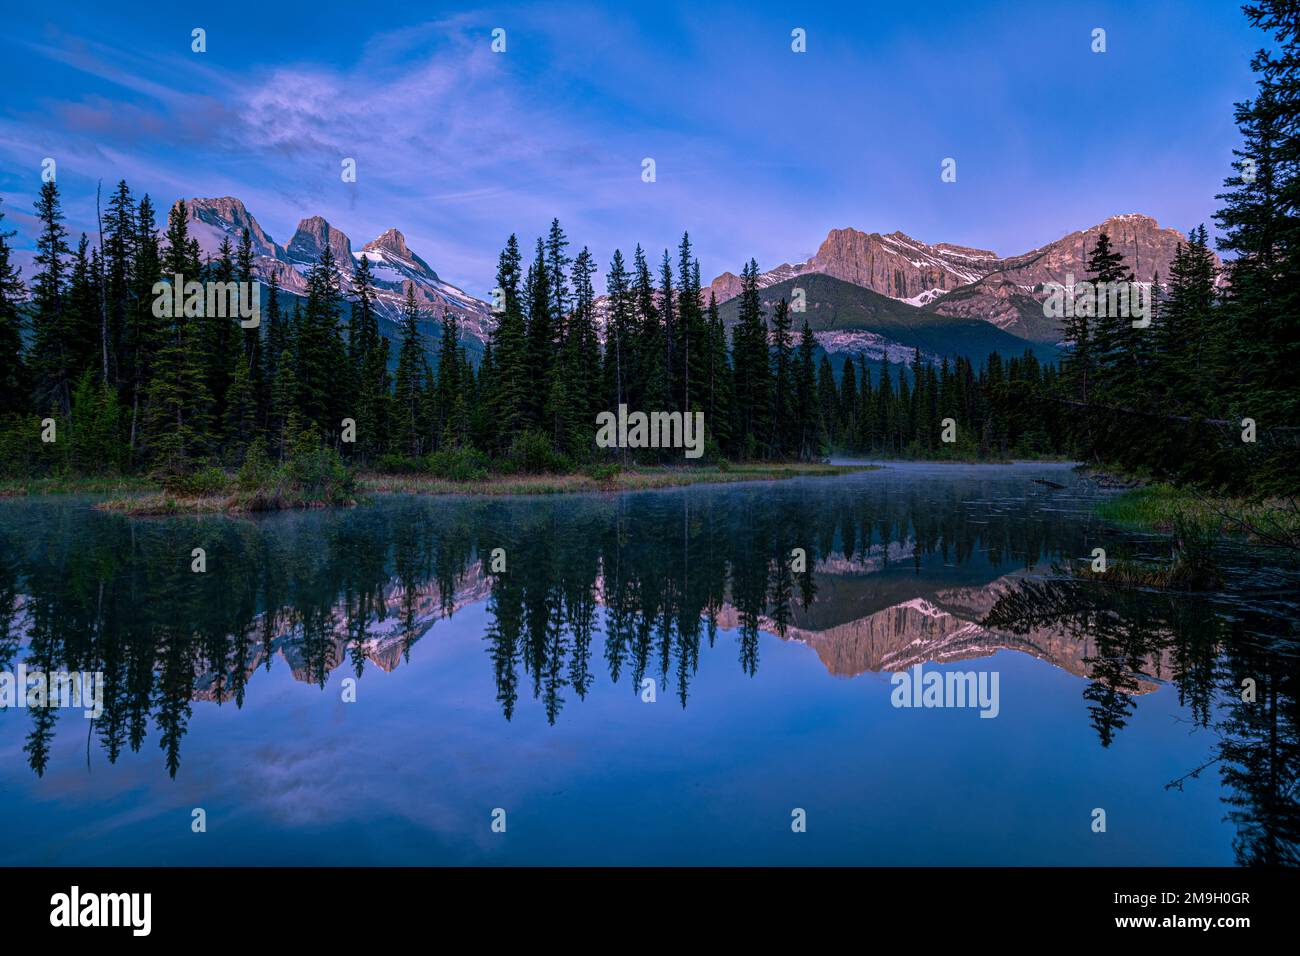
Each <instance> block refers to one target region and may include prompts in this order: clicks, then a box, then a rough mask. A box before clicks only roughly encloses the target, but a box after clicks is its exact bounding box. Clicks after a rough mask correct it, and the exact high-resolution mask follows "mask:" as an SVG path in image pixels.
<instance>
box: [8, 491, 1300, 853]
mask: <svg viewBox="0 0 1300 956" xmlns="http://www.w3.org/2000/svg"><path fill="white" fill-rule="evenodd" d="M1036 479H1037V480H1036ZM1041 481H1046V482H1049V483H1051V484H1043V483H1040V482H1041ZM1052 484H1055V485H1061V486H1064V487H1059V488H1058V487H1052ZM1098 494H1100V492H1098V491H1096V490H1095V489H1094V488H1093V487H1092V486H1091V485H1088V484H1086V483H1084V482H1081V481H1080V480H1079V479H1077V478H1076V477H1075V475H1074V474H1073V472H1072V471H1070V470H1069V469H1068V468H1067V467H1065V466H1058V465H1014V466H959V465H891V466H890V467H888V468H886V469H884V470H881V471H876V472H867V473H861V474H858V475H851V476H846V477H843V478H834V479H825V478H818V479H800V480H792V481H784V482H772V483H754V484H744V485H732V486H713V487H709V486H696V487H692V488H685V489H677V490H672V491H663V492H641V493H633V494H624V495H603V496H595V495H592V496H565V497H556V498H429V497H409V498H401V497H394V498H379V499H378V500H376V501H374V502H372V503H369V504H366V505H363V506H361V507H358V508H354V509H347V510H337V511H326V510H319V511H305V512H296V513H280V514H274V515H266V516H256V517H251V518H242V519H231V518H224V517H208V518H166V519H143V520H142V519H131V518H125V517H122V516H118V515H109V514H104V513H101V512H98V511H96V510H94V509H93V508H92V506H91V505H92V502H90V501H89V500H86V499H69V498H59V499H30V500H24V501H8V502H4V503H3V504H0V669H4V670H10V671H12V670H13V669H14V668H16V667H17V666H18V665H19V664H20V663H22V664H24V665H25V666H26V667H28V668H29V669H35V668H40V669H42V670H45V671H53V670H57V669H59V668H65V669H67V670H70V671H72V670H75V671H78V672H95V671H98V672H102V673H103V674H104V680H105V700H104V712H103V714H102V715H101V716H100V717H99V718H97V719H95V720H93V721H92V720H87V719H84V718H83V716H82V713H81V712H80V711H65V710H51V709H27V710H23V709H9V710H5V711H0V758H2V759H0V812H3V813H4V814H5V816H6V818H7V819H10V820H22V821H24V829H25V830H26V832H27V833H29V834H31V835H32V838H31V839H22V838H19V839H13V840H9V841H5V842H4V844H3V845H0V863H6V864H8V863H37V864H56V863H58V864H93V863H167V864H177V863H194V864H236V863H253V864H262V863H265V864H292V863H306V864H314V863H344V864H346V863H359V864H438V863H448V864H460V863H489V864H494V863H495V864H506V863H524V864H541V863H560V864H566V863H591V864H619V863H636V864H651V865H654V864H762V863H808V864H828V863H829V864H837V863H843V864H848V863H861V864H945V863H949V864H981V863H984V864H1016V863H1024V864H1070V863H1081V864H1111V863H1113V864H1179V865H1191V864H1233V863H1240V864H1246V863H1257V862H1292V863H1294V862H1295V861H1296V855H1297V849H1296V847H1297V840H1298V837H1300V823H1298V821H1300V809H1298V808H1297V803H1296V798H1295V775H1296V770H1297V765H1298V764H1300V753H1298V748H1297V742H1296V718H1297V702H1296V698H1297V693H1296V673H1297V668H1296V646H1297V641H1296V638H1297V634H1296V623H1295V622H1296V620H1297V615H1296V610H1297V609H1296V593H1297V589H1296V582H1297V574H1296V569H1295V568H1293V567H1289V566H1285V565H1282V564H1280V563H1279V562H1278V561H1277V560H1276V559H1273V558H1270V557H1269V556H1268V555H1266V554H1264V553H1263V552H1256V551H1252V550H1250V549H1247V548H1244V547H1241V548H1234V547H1229V548H1227V549H1226V551H1225V553H1224V554H1223V556H1222V559H1223V565H1224V570H1225V578H1226V583H1225V585H1224V587H1223V589H1222V590H1220V591H1217V592H1215V593H1211V594H1186V593H1167V592H1158V591H1154V590H1137V589H1126V588H1119V587H1114V586H1111V585H1108V584H1106V583H1104V582H1098V581H1095V580H1089V579H1086V578H1080V577H1077V576H1075V575H1073V574H1071V573H1070V568H1080V567H1086V564H1087V559H1089V557H1090V555H1091V553H1092V551H1093V549H1094V548H1098V547H1101V548H1105V549H1106V552H1107V554H1108V555H1110V556H1111V557H1112V559H1113V558H1115V557H1117V556H1120V555H1125V554H1127V555H1134V556H1141V555H1157V554H1161V553H1163V552H1167V550H1168V549H1167V545H1166V544H1165V543H1164V542H1162V541H1161V540H1160V539H1158V538H1155V537H1152V536H1143V535H1137V534H1132V533H1127V532H1124V531H1122V530H1120V529H1116V528H1114V527H1109V526H1106V525H1104V524H1103V523H1102V522H1100V521H1099V520H1098V519H1097V518H1096V517H1095V516H1094V515H1093V514H1092V510H1091V509H1092V505H1093V503H1094V502H1095V500H1096V497H1097V495H1098ZM196 547H202V548H203V549H204V550H205V552H206V555H207V570H206V571H205V572H204V573H201V574H199V573H194V572H192V571H191V551H192V549H193V548H196ZM495 549H503V556H504V561H505V570H504V571H502V572H497V573H494V572H493V570H492V561H493V558H492V555H493V553H494V551H495ZM800 553H801V554H802V555H803V558H804V559H803V560H802V561H800V560H799V559H798V557H797V556H798V555H799V554H800ZM917 665H920V666H921V668H922V670H923V671H933V672H936V673H939V674H941V675H946V674H948V673H951V672H954V671H955V672H962V673H967V672H995V673H996V674H997V676H998V678H999V680H998V687H999V688H1000V701H999V707H998V710H997V715H996V717H995V718H994V719H981V717H980V714H979V712H978V710H975V709H970V708H961V707H935V708H926V707H917V708H913V707H906V708H900V707H897V706H894V705H893V704H891V700H890V697H891V689H892V688H891V675H893V674H895V673H900V672H905V671H909V669H912V668H915V667H917ZM1244 678H1250V679H1252V680H1254V681H1255V684H1256V686H1257V700H1256V701H1255V702H1254V703H1250V704H1247V703H1244V702H1243V701H1242V699H1241V682H1242V680H1243V679H1244ZM347 680H353V681H355V702H347V701H345V699H344V698H345V697H347V696H348V687H347V685H345V681H347ZM647 688H649V690H650V691H652V692H653V697H654V699H653V701H648V700H646V697H647V695H648V690H647ZM196 807H201V808H203V809H204V810H205V812H206V815H207V832H206V833H193V832H191V828H190V823H191V812H192V810H193V809H194V808H196ZM496 808H502V809H504V810H505V811H506V816H507V819H508V827H507V830H506V832H505V833H494V832H493V831H492V829H491V823H492V812H493V810H494V809H496ZM796 808H799V809H803V810H804V811H805V812H806V817H807V832H805V833H795V832H792V829H791V813H792V810H794V809H796ZM1094 808H1104V809H1105V811H1106V815H1107V821H1108V825H1107V830H1106V832H1105V833H1095V832H1093V830H1092V828H1091V823H1092V817H1091V814H1092V811H1093V810H1094ZM36 835H39V837H37V836H36Z"/></svg>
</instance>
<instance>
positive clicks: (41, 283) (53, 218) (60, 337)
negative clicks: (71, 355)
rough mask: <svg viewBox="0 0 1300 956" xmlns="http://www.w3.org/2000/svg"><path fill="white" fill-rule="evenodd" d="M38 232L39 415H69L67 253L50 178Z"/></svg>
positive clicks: (35, 344)
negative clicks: (66, 302) (56, 413)
mask: <svg viewBox="0 0 1300 956" xmlns="http://www.w3.org/2000/svg"><path fill="white" fill-rule="evenodd" d="M36 215H37V217H38V218H39V219H40V223H41V227H40V232H39V234H38V235H37V238H36V256H35V262H36V267H37V271H36V274H35V275H34V277H33V279H32V286H31V289H32V351H31V355H32V366H33V369H32V370H33V373H34V375H35V395H34V398H35V403H36V408H37V410H38V411H41V412H45V411H49V410H51V409H57V410H58V411H60V412H62V413H63V414H64V415H67V414H68V412H69V410H70V409H71V407H72V388H71V382H70V378H69V375H70V369H69V367H68V359H67V355H66V354H65V350H66V347H67V341H68V340H67V336H66V331H67V329H66V321H67V316H66V315H65V311H66V309H65V298H66V296H65V293H66V291H67V271H66V265H65V263H64V259H65V257H66V256H68V254H69V250H68V244H67V235H68V231H67V229H66V228H65V227H64V225H63V218H64V217H63V208H62V205H61V204H60V202H59V190H58V187H57V186H56V185H55V184H54V181H53V180H49V181H47V182H44V183H42V184H41V192H40V196H39V198H38V199H37V200H36Z"/></svg>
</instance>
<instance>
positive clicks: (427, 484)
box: [0, 462, 880, 516]
mask: <svg viewBox="0 0 1300 956" xmlns="http://www.w3.org/2000/svg"><path fill="white" fill-rule="evenodd" d="M879 467H880V466H879V465H867V464H862V465H828V464H820V463H808V462H802V463H794V462H791V463H755V464H734V465H728V466H725V467H718V466H716V465H702V466H692V467H680V468H673V467H649V466H647V467H634V468H628V469H626V470H623V471H619V472H616V473H614V474H612V475H610V476H608V477H606V478H600V477H594V476H593V475H589V474H586V473H582V472H577V473H566V474H539V475H489V476H487V477H483V478H475V479H470V480H467V481H452V480H450V479H445V478H437V477H434V476H432V475H427V474H408V475H394V474H380V473H375V472H363V473H361V474H359V475H358V476H357V491H358V494H357V495H356V496H355V497H354V498H352V499H351V500H347V501H335V502H330V501H324V500H316V499H312V498H306V497H303V496H302V495H300V494H296V493H295V492H294V491H293V490H292V489H286V488H282V487H275V488H270V487H268V488H265V489H262V488H258V489H254V490H251V491H250V490H240V489H239V488H238V487H237V485H236V483H235V481H234V479H233V478H232V480H231V481H230V483H229V485H228V486H227V487H224V488H220V489H213V490H211V491H209V492H206V493H202V494H178V493H175V492H172V491H167V490H165V489H164V488H163V487H162V486H161V485H159V484H158V483H157V482H154V481H151V480H149V479H148V478H143V477H126V478H33V479H16V480H7V481H3V482H0V498H17V497H28V496H39V495H55V494H70V495H109V496H111V497H108V498H107V499H106V500H104V501H100V502H98V503H97V504H96V505H95V507H97V508H99V509H101V510H104V511H112V512H115V513H118V514H127V515H139V516H145V515H179V514H242V513H250V512H255V511H276V510H283V509H296V508H324V507H347V506H350V505H353V504H356V503H357V501H359V500H361V499H362V498H365V497H367V496H372V495H388V494H427V495H555V494H573V493H582V492H588V493H590V492H623V491H649V490H653V489H656V488H676V487H682V486H685V485H699V484H730V483H734V482H747V481H779V480H784V479H789V478H806V477H814V478H815V477H834V476H837V475H847V474H852V473H854V472H861V471H874V470H877V469H878V468H879Z"/></svg>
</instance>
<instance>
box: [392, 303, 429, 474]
mask: <svg viewBox="0 0 1300 956" xmlns="http://www.w3.org/2000/svg"><path fill="white" fill-rule="evenodd" d="M419 317H420V309H419V306H418V305H417V304H416V301H415V286H414V284H413V283H409V282H408V283H407V286H406V305H405V307H404V308H403V309H402V342H401V346H400V347H399V348H398V352H397V373H396V376H395V378H394V392H393V432H392V434H393V449H394V450H395V451H396V452H397V453H398V454H400V455H408V456H411V457H415V456H418V455H420V454H421V453H422V451H423V450H424V442H423V435H422V434H421V431H420V422H421V419H422V416H423V410H422V406H423V396H424V388H425V381H424V365H425V360H424V349H423V348H422V347H421V345H420V331H419V327H418V323H419Z"/></svg>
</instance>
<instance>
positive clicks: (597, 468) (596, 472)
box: [587, 461, 623, 484]
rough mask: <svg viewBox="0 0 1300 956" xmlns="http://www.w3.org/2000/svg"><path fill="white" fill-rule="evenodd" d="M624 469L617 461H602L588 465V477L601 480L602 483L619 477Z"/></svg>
mask: <svg viewBox="0 0 1300 956" xmlns="http://www.w3.org/2000/svg"><path fill="white" fill-rule="evenodd" d="M622 470H623V469H622V468H620V467H619V464H618V462H616V461H609V462H600V463H598V464H595V465H590V466H588V468H587V477H588V478H590V479H592V480H593V481H599V482H600V483H601V484H605V483H607V482H610V481H613V480H614V479H615V478H617V477H618V476H619V474H620V473H621V472H622Z"/></svg>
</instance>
